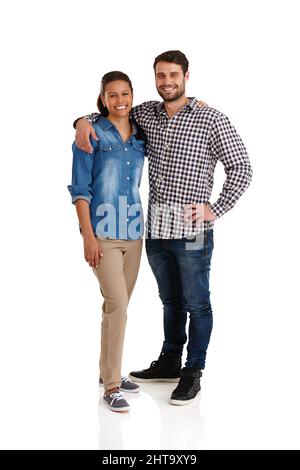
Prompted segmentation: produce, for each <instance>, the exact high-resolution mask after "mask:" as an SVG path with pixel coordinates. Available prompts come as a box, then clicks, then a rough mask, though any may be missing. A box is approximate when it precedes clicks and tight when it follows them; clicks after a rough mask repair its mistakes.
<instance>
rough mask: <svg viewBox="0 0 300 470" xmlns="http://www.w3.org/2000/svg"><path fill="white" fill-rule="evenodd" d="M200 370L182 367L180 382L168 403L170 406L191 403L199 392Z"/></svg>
mask: <svg viewBox="0 0 300 470" xmlns="http://www.w3.org/2000/svg"><path fill="white" fill-rule="evenodd" d="M201 376H202V372H201V370H200V369H190V368H187V367H184V368H183V369H182V371H181V374H180V381H179V384H178V385H177V387H176V388H175V390H174V391H173V393H172V396H171V399H170V400H169V403H171V405H188V404H190V403H192V402H193V401H194V400H195V399H196V396H197V395H198V393H199V392H200V389H201V386H200V377H201Z"/></svg>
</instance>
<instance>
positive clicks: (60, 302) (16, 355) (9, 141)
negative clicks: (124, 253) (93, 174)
mask: <svg viewBox="0 0 300 470" xmlns="http://www.w3.org/2000/svg"><path fill="white" fill-rule="evenodd" d="M297 4H298V2H297V1H296V0H295V1H292V0H285V1H276V0H272V1H268V0H259V1H258V0H257V1H254V0H251V1H249V0H245V1H238V0H225V1H224V0H223V1H217V0H210V1H207V2H205V1H198V2H195V1H192V0H186V1H184V2H183V1H177V0H173V1H172V2H162V1H159V2H158V1H153V2H147V3H146V2H141V1H130V0H127V1H120V0H114V1H113V2H108V1H107V2H104V1H93V0H85V1H84V2H83V1H77V0H73V1H72V2H71V1H54V0H52V1H51V2H50V1H44V2H38V1H33V0H28V1H27V2H22V1H13V0H12V1H10V2H9V3H6V5H5V6H3V5H4V4H3V5H2V6H1V11H0V18H1V20H0V35H1V48H2V51H1V88H0V92H1V113H0V115H1V131H2V132H1V134H2V137H1V184H0V190H1V244H0V250H1V253H0V266H1V325H0V361H1V372H0V381H1V386H0V396H1V398H0V414H1V421H0V423H1V424H0V439H1V442H0V446H1V448H4V449H48V448H50V449H76V448H77V449H84V448H86V449H99V448H102V449H103V448H104V449H109V448H110V449H113V448H124V449H136V448H141V449H159V448H163V449H196V448H198V449H202V448H204V449H248V448H249V449H267V448H271V449H276V448H277V449H279V448H285V449H288V448H289V449H291V448H294V449H296V448H297V449H299V447H300V446H299V419H300V410H299V396H300V390H299V389H300V386H299V385H300V383H299V358H300V355H299V353H300V350H299V349H300V348H299V329H300V320H299V314H300V309H299V301H298V298H299V274H298V271H299V268H298V266H299V248H298V240H299V228H298V227H299V224H298V217H299V158H300V155H299V137H298V136H299V104H300V103H299V83H300V77H299V67H298V63H299V50H298V45H299V39H300V38H299V32H297V30H298V31H299V15H298V12H297ZM168 49H180V50H182V51H183V52H184V53H185V54H186V55H187V57H188V58H189V60H190V74H191V78H190V82H189V86H188V90H187V94H188V96H194V95H195V96H197V97H198V98H199V99H202V100H204V101H206V102H207V103H209V104H210V105H211V106H213V107H215V108H217V109H220V110H221V111H223V112H224V113H225V114H227V115H228V116H229V117H230V119H231V121H232V123H233V124H234V125H235V126H236V128H237V130H238V132H239V133H240V135H241V136H242V139H243V141H244V142H245V144H246V146H247V148H248V151H249V155H250V159H251V162H252V165H253V169H254V175H253V182H252V185H251V187H250V188H249V189H248V191H247V192H246V193H245V194H244V196H243V197H242V198H241V200H240V201H239V202H238V204H237V205H236V207H235V208H234V209H233V210H232V211H231V212H230V213H228V214H226V215H224V216H223V217H222V218H221V219H219V220H218V221H217V222H216V224H215V251H214V254H213V261H212V271H211V291H212V302H213V308H214V331H213V335H212V340H211V343H210V347H209V351H208V359H207V368H206V371H205V374H204V376H203V380H202V391H201V398H200V401H199V402H198V403H197V404H196V405H191V406H190V407H172V406H170V405H168V404H167V400H168V397H169V394H170V393H171V390H172V388H173V387H172V386H169V385H165V386H163V385H161V386H157V387H156V388H155V386H152V387H151V386H150V385H149V386H148V387H145V388H143V391H142V392H141V394H140V397H139V398H137V397H135V398H134V399H131V402H130V403H131V405H132V406H131V408H132V409H131V411H130V413H129V414H127V415H126V416H125V415H122V416H119V415H118V416H116V415H115V414H113V413H112V412H110V411H109V410H108V409H104V405H103V404H102V402H101V393H100V394H99V392H98V387H97V379H98V356H99V326H100V309H101V299H100V292H99V288H98V285H97V281H96V278H95V277H94V275H93V274H92V273H91V270H90V268H89V267H88V266H87V265H86V263H85V261H84V260H83V251H82V240H81V238H80V235H79V233H78V225H77V219H76V215H75V208H74V207H73V206H72V205H71V202H70V196H69V193H68V191H67V184H69V183H70V178H71V161H72V155H71V143H72V141H73V138H74V131H73V129H72V122H73V120H74V119H75V118H76V117H77V116H80V115H82V114H85V113H88V112H91V111H95V110H96V105H95V103H96V99H97V96H98V91H99V83H100V78H101V76H102V75H103V74H104V73H106V72H108V71H110V70H114V69H119V70H122V71H124V72H126V73H127V74H128V75H129V76H130V77H131V78H132V81H133V86H134V91H135V103H136V104H138V103H140V102H142V101H144V100H149V99H157V94H156V90H155V86H154V77H153V69H152V64H153V60H154V58H155V57H156V55H158V54H159V53H161V52H163V51H165V50H168ZM223 180H224V173H223V169H222V166H221V167H220V168H218V169H217V175H216V184H215V188H214V193H213V197H212V199H211V202H214V201H215V200H216V198H217V196H218V193H219V191H220V189H221V185H222V182H223ZM141 191H142V197H143V203H144V206H145V207H146V200H147V167H145V171H144V175H143V183H142V189H141ZM161 342H162V308H161V304H160V300H159V298H158V295H157V288H156V284H155V281H154V277H153V275H152V273H151V271H150V268H149V266H148V263H147V259H146V257H145V255H144V254H143V259H142V265H141V270H140V274H139V278H138V282H137V285H136V289H135V292H134V294H133V297H132V302H131V304H130V308H129V319H128V326H127V334H126V344H125V352H124V373H128V372H129V371H130V370H132V369H135V370H137V369H138V368H145V367H148V365H149V364H150V362H151V361H152V360H154V359H156V358H157V356H158V354H159V352H160V347H161Z"/></svg>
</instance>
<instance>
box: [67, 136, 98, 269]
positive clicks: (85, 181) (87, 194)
mask: <svg viewBox="0 0 300 470" xmlns="http://www.w3.org/2000/svg"><path fill="white" fill-rule="evenodd" d="M92 144H93V152H92V155H90V154H86V153H85V152H83V151H82V150H80V149H79V148H78V147H77V146H76V145H75V144H73V168H72V184H70V185H69V186H68V189H69V192H70V194H71V196H72V203H73V204H75V205H76V210H77V215H78V219H79V224H80V227H81V232H82V236H83V242H84V258H85V260H86V261H87V262H88V263H89V265H90V266H91V267H97V266H98V263H99V261H100V259H101V256H102V253H101V248H100V244H99V243H98V241H97V238H96V237H95V235H94V231H93V227H92V223H91V216H90V209H89V205H90V203H91V200H92V197H93V186H92V170H93V165H94V153H95V148H96V146H97V143H96V142H95V141H93V142H92Z"/></svg>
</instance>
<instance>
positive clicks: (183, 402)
mask: <svg viewBox="0 0 300 470" xmlns="http://www.w3.org/2000/svg"><path fill="white" fill-rule="evenodd" d="M197 398H198V396H196V397H195V398H191V399H190V400H174V399H172V398H170V400H169V403H170V405H177V406H184V405H190V404H191V403H193V402H194V401H195V400H197Z"/></svg>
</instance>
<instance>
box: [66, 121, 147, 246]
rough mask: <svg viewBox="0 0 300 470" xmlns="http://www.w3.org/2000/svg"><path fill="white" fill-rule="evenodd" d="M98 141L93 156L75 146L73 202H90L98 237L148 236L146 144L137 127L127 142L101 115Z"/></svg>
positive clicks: (126, 238)
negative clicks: (143, 182) (144, 177)
mask: <svg viewBox="0 0 300 470" xmlns="http://www.w3.org/2000/svg"><path fill="white" fill-rule="evenodd" d="M94 129H95V131H96V134H97V137H98V138H99V140H98V141H95V140H93V139H92V146H93V153H91V154H89V153H86V152H84V151H82V150H80V149H79V148H78V147H77V146H76V144H75V143H74V144H73V169H72V184H71V185H69V186H68V189H69V191H70V193H71V196H72V203H75V201H77V200H78V199H85V200H86V201H88V203H89V207H90V216H91V222H92V226H93V230H94V234H95V236H97V237H105V238H112V239H122V240H137V239H139V238H141V237H142V236H143V233H144V219H143V211H142V206H141V200H140V195H139V186H140V182H141V177H142V171H143V164H144V156H145V143H144V141H143V140H139V139H137V138H136V128H135V126H134V124H133V133H132V135H131V137H130V138H129V139H128V140H127V142H125V143H124V142H123V140H122V138H121V135H120V133H119V131H118V130H117V128H116V127H115V126H114V125H113V124H112V123H111V122H110V121H109V120H108V119H106V118H105V117H103V116H101V117H100V118H99V119H98V121H97V122H95V123H94Z"/></svg>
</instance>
